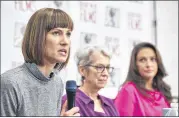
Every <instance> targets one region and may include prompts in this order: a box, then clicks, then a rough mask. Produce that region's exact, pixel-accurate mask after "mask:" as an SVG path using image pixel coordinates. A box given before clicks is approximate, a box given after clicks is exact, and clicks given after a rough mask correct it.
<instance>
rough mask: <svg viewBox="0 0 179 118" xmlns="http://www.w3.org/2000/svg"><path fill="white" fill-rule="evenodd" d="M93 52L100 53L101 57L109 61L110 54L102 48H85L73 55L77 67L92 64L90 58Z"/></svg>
mask: <svg viewBox="0 0 179 118" xmlns="http://www.w3.org/2000/svg"><path fill="white" fill-rule="evenodd" d="M94 52H101V53H102V54H103V55H105V56H107V57H109V58H110V59H111V53H110V52H109V50H107V49H106V48H105V47H104V46H99V45H98V46H94V45H93V46H86V47H84V48H83V49H79V50H78V51H77V52H76V54H75V61H76V64H77V66H79V65H81V66H85V65H89V64H91V63H92V61H91V60H90V56H91V55H92V54H93V53H94Z"/></svg>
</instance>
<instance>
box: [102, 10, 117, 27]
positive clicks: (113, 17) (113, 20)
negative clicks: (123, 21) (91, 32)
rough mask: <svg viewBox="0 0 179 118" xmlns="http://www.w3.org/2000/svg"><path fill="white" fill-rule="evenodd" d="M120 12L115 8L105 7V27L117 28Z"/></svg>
mask: <svg viewBox="0 0 179 118" xmlns="http://www.w3.org/2000/svg"><path fill="white" fill-rule="evenodd" d="M119 21H120V11H119V9H117V8H112V7H106V13H105V26H109V27H115V28H119Z"/></svg>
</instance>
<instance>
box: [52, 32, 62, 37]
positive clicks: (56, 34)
mask: <svg viewBox="0 0 179 118" xmlns="http://www.w3.org/2000/svg"><path fill="white" fill-rule="evenodd" d="M52 34H53V35H55V36H58V35H60V32H52Z"/></svg>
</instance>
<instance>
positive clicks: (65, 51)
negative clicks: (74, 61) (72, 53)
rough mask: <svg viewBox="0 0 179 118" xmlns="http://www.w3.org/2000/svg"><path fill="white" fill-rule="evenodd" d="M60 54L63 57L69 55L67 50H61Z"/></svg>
mask: <svg viewBox="0 0 179 118" xmlns="http://www.w3.org/2000/svg"><path fill="white" fill-rule="evenodd" d="M58 52H59V53H60V55H62V56H66V55H67V50H66V49H61V50H59V51H58Z"/></svg>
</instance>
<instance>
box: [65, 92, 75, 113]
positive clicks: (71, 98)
mask: <svg viewBox="0 0 179 118" xmlns="http://www.w3.org/2000/svg"><path fill="white" fill-rule="evenodd" d="M67 100H68V110H70V109H71V108H73V107H75V92H69V91H68V92H67Z"/></svg>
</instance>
